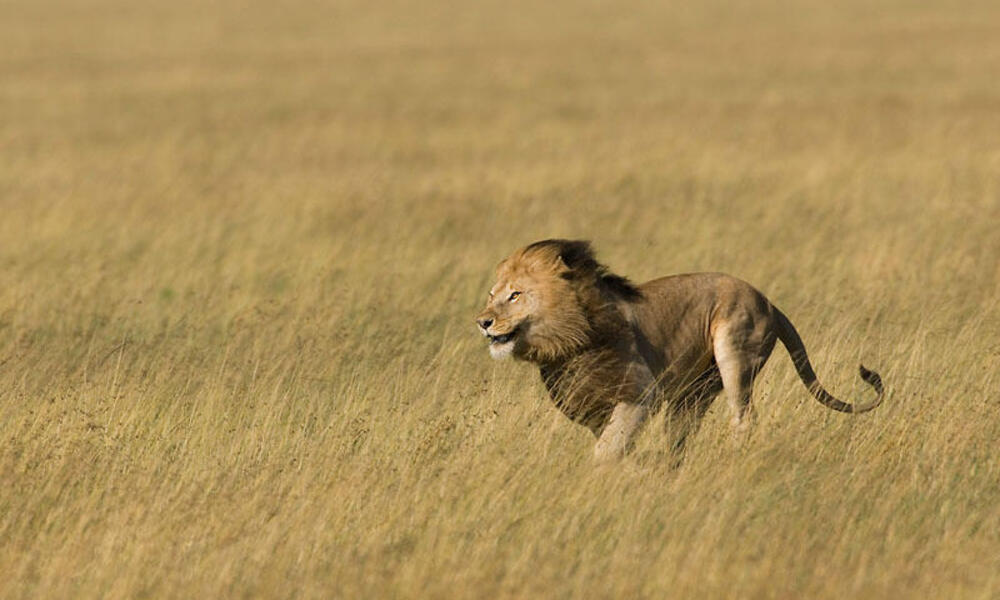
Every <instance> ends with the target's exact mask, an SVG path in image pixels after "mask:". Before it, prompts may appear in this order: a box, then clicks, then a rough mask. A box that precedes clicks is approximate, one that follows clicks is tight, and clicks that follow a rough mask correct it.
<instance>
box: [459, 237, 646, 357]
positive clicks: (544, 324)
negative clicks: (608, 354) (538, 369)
mask: <svg viewBox="0 0 1000 600" xmlns="http://www.w3.org/2000/svg"><path fill="white" fill-rule="evenodd" d="M496 274H497V281H496V283H495V284H494V285H493V287H492V288H490V292H489V299H488V301H487V303H486V308H485V309H483V311H482V312H481V313H480V314H479V316H478V317H476V322H477V323H478V324H479V328H480V330H481V331H482V333H483V335H485V336H486V337H487V339H489V342H490V354H491V355H492V356H493V357H494V358H506V357H507V356H513V357H515V358H519V359H522V360H529V361H532V362H538V363H542V362H548V361H553V360H557V359H559V358H562V357H565V356H567V355H571V354H573V353H574V352H576V351H578V350H580V349H581V348H583V347H584V346H586V345H587V344H588V343H589V342H590V341H591V339H592V336H593V333H594V330H595V313H596V312H600V311H601V310H602V307H604V306H606V305H607V304H608V302H607V300H608V298H607V296H608V294H612V293H615V294H617V295H618V296H622V297H626V298H633V297H637V296H638V295H639V291H638V290H637V289H636V288H635V287H633V286H632V285H631V284H630V283H629V282H628V281H627V280H626V279H624V278H622V277H618V276H616V275H611V274H609V273H608V272H607V269H606V268H605V267H604V266H603V265H601V264H600V263H598V262H597V260H596V259H595V258H594V254H593V251H592V250H591V248H590V243H589V242H586V241H575V240H544V241H541V242H535V243H534V244H531V245H529V246H526V247H524V248H522V249H520V250H518V251H517V252H515V253H514V254H512V255H511V256H510V257H508V258H507V259H505V260H504V261H503V262H501V263H500V264H499V265H498V266H497V272H496Z"/></svg>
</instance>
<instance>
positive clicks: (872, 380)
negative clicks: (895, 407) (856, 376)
mask: <svg viewBox="0 0 1000 600" xmlns="http://www.w3.org/2000/svg"><path fill="white" fill-rule="evenodd" d="M858 369H859V371H860V372H861V379H864V380H865V382H866V383H867V384H868V385H870V386H872V387H873V388H875V391H876V392H878V395H880V396H881V395H882V392H883V391H884V388H883V387H882V377H881V376H879V374H878V373H876V372H875V371H871V370H868V369H866V368H865V366H864V365H858Z"/></svg>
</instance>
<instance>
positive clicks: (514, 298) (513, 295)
mask: <svg viewBox="0 0 1000 600" xmlns="http://www.w3.org/2000/svg"><path fill="white" fill-rule="evenodd" d="M520 295H521V292H511V293H510V297H508V298H507V302H517V297H518V296H520Z"/></svg>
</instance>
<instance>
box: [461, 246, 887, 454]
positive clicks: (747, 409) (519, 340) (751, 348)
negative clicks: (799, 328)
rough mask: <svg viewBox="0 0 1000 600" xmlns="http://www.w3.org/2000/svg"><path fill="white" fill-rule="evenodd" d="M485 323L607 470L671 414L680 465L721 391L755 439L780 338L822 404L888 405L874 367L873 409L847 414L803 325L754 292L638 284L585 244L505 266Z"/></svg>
mask: <svg viewBox="0 0 1000 600" xmlns="http://www.w3.org/2000/svg"><path fill="white" fill-rule="evenodd" d="M476 322H477V323H478V324H479V327H480V329H481V330H482V333H483V335H485V336H486V337H487V338H488V339H489V349H490V354H491V355H493V357H494V358H503V357H506V356H514V357H515V358H518V359H521V360H526V361H529V362H532V363H535V364H537V365H538V367H539V370H540V371H541V375H542V381H543V382H544V383H545V387H546V388H547V389H548V391H549V395H550V396H551V398H552V401H553V402H554V403H555V405H556V407H558V408H559V410H561V411H562V412H563V413H564V414H565V415H566V416H567V417H569V418H570V419H571V420H573V421H575V422H577V423H579V424H581V425H583V426H584V427H587V428H588V429H590V430H591V431H592V432H593V434H594V436H595V437H597V438H598V439H597V445H596V447H595V448H594V456H595V458H597V459H598V460H605V459H612V458H618V457H621V456H623V455H625V454H626V453H627V452H628V451H629V450H630V449H631V448H632V445H633V443H634V441H635V437H636V434H638V432H639V430H640V429H641V427H642V425H643V423H644V422H645V421H646V419H647V418H648V417H649V416H650V415H652V414H654V413H655V412H657V411H658V410H659V409H660V408H661V407H663V406H665V407H666V409H667V411H668V414H667V419H666V423H667V434H668V436H669V437H670V448H671V450H672V451H673V452H675V453H676V454H675V456H678V457H679V455H680V452H681V451H682V450H683V447H684V441H685V439H686V438H687V437H688V435H689V434H690V433H691V432H693V431H694V430H695V429H696V428H697V426H698V424H699V422H700V421H701V418H702V417H703V416H704V414H705V412H706V411H707V410H708V407H709V405H710V404H711V403H712V400H714V398H715V396H716V395H718V393H719V392H720V391H723V390H725V392H726V399H727V401H728V404H729V408H730V411H731V412H732V424H733V426H734V429H735V431H736V432H737V433H738V434H740V435H741V437H742V436H745V435H746V434H747V433H748V431H749V429H750V427H751V425H752V421H753V409H752V406H751V404H750V394H751V390H752V388H753V382H754V378H755V377H756V376H757V373H759V372H760V370H761V368H762V367H763V366H764V363H765V362H766V361H767V358H768V356H770V354H771V350H773V349H774V343H775V340H781V342H782V343H783V344H784V345H785V348H787V349H788V353H789V354H790V355H791V358H792V362H793V363H794V365H795V369H796V371H798V374H799V377H800V378H801V379H802V383H804V384H805V386H806V387H807V388H808V389H809V392H810V393H811V394H812V395H813V397H815V398H816V399H817V400H819V401H820V402H821V403H822V404H823V405H824V406H827V407H829V408H832V409H833V410H838V411H841V412H849V413H859V412H865V411H869V410H871V409H873V408H875V407H876V406H878V405H879V404H880V403H881V402H882V393H883V389H882V380H881V378H880V377H879V375H878V374H877V373H875V372H874V371H869V370H868V369H866V368H865V367H864V366H861V378H862V379H863V380H864V381H865V382H867V383H868V384H869V385H871V386H872V387H873V388H875V392H876V393H877V396H876V397H875V398H874V399H873V400H871V401H870V402H868V403H865V404H848V403H845V402H841V401H840V400H838V399H836V398H834V397H833V396H831V395H830V394H829V393H827V391H826V390H825V389H823V387H822V386H821V385H820V383H819V381H817V379H816V374H815V373H814V372H813V369H812V366H811V365H810V364H809V358H808V356H807V355H806V349H805V347H804V346H803V344H802V340H801V339H800V338H799V334H798V333H797V332H796V331H795V327H793V326H792V324H791V322H790V321H789V320H788V318H787V317H785V315H784V314H782V312H781V311H780V310H778V309H777V308H776V307H775V306H774V305H773V304H771V303H770V302H769V301H768V299H767V298H765V297H764V295H763V294H761V293H760V292H759V291H757V290H756V289H754V288H753V287H751V286H750V285H749V284H748V283H746V282H744V281H741V280H739V279H736V278H734V277H730V276H729V275H724V274H721V273H692V274H685V275H673V276H669V277H663V278H660V279H654V280H653V281H649V282H647V283H644V284H642V285H638V286H637V285H634V284H632V283H631V282H630V281H629V280H628V279H626V278H624V277H620V276H618V275H614V274H612V273H610V272H609V271H608V269H607V267H605V266H604V265H602V264H600V263H598V262H597V260H596V259H595V258H594V253H593V251H592V250H591V247H590V243H589V242H586V241H575V240H544V241H541V242H535V243H534V244H531V245H529V246H526V247H525V248H522V249H521V250H518V251H517V252H515V253H514V254H513V255H511V256H510V257H508V258H507V259H506V260H504V261H503V262H501V263H500V265H499V266H498V267H497V282H496V284H494V286H493V287H492V288H491V289H490V293H489V300H488V302H487V304H486V308H485V309H484V310H483V311H482V313H480V314H479V316H478V317H477V318H476Z"/></svg>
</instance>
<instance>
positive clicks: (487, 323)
mask: <svg viewBox="0 0 1000 600" xmlns="http://www.w3.org/2000/svg"><path fill="white" fill-rule="evenodd" d="M478 323H479V326H480V327H482V328H483V331H486V330H487V329H489V328H490V325H492V324H493V319H479V320H478Z"/></svg>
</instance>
